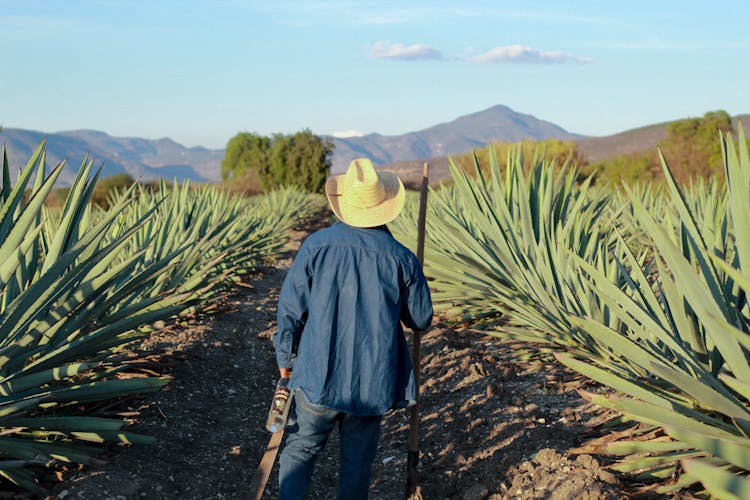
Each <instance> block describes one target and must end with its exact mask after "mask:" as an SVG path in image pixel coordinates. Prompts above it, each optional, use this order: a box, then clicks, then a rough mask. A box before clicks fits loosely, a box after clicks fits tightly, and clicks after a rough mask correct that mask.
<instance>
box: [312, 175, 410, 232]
mask: <svg viewBox="0 0 750 500" xmlns="http://www.w3.org/2000/svg"><path fill="white" fill-rule="evenodd" d="M345 177H346V175H335V176H333V177H330V178H329V179H328V180H327V181H326V196H327V197H328V204H329V205H330V206H331V210H333V213H334V214H336V217H338V218H339V219H341V221H342V222H344V223H345V224H348V225H350V226H354V227H376V226H382V225H383V224H387V223H389V222H391V221H392V220H393V219H395V218H396V217H398V215H399V214H400V213H401V210H402V209H403V208H404V201H405V200H406V189H404V184H403V182H401V179H399V178H398V176H397V175H396V174H394V173H392V172H383V171H380V172H378V177H379V178H380V181H381V182H382V183H383V187H384V188H385V199H384V200H383V201H382V202H380V203H378V204H377V205H375V206H372V207H367V208H365V207H359V206H353V205H351V204H347V203H346V202H345V199H342V196H341V195H342V188H343V186H344V178H345Z"/></svg>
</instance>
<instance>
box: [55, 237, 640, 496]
mask: <svg viewBox="0 0 750 500" xmlns="http://www.w3.org/2000/svg"><path fill="white" fill-rule="evenodd" d="M306 234H307V233H306V232H304V231H301V232H298V233H295V236H296V238H295V241H296V245H297V246H298V244H299V241H300V240H301V239H302V238H303V237H304V236H305V235H306ZM294 249H295V245H292V246H291V247H290V248H289V252H288V253H287V255H285V256H284V257H283V258H282V259H280V260H278V261H277V262H275V263H273V264H274V266H273V267H269V268H266V269H264V270H263V271H262V272H260V273H259V274H258V275H256V276H254V277H253V279H252V280H250V281H249V286H248V287H246V288H244V289H242V290H241V292H240V293H238V294H237V295H236V296H234V297H232V298H231V299H230V300H228V302H227V303H226V306H227V310H226V311H225V312H223V313H220V314H217V315H215V316H212V317H207V318H204V319H201V320H196V321H192V322H190V323H188V324H185V325H171V326H169V327H167V328H165V329H164V330H162V331H161V332H160V333H159V334H158V335H155V336H154V337H153V338H151V339H149V341H148V342H146V343H144V344H143V345H142V346H141V350H142V351H143V353H144V355H146V356H147V358H146V361H145V362H144V363H142V364H141V365H139V369H140V370H142V371H145V372H147V373H159V374H166V375H169V376H170V377H172V378H173V381H172V382H171V383H170V384H169V385H168V386H167V387H166V388H165V389H164V390H163V391H161V392H160V393H158V394H155V395H152V396H149V397H148V398H145V399H130V400H127V401H124V402H122V403H121V404H120V405H119V406H118V407H115V408H113V409H112V410H111V411H113V412H115V413H119V414H123V415H126V416H128V418H130V419H131V420H132V422H133V423H132V425H131V428H130V430H132V431H135V432H140V433H144V434H148V435H152V436H155V437H156V438H157V439H158V441H157V443H156V444H154V445H151V446H114V447H111V448H109V449H106V450H105V451H104V453H103V456H102V458H103V459H104V460H105V461H106V463H103V464H102V465H98V466H93V467H87V468H84V469H79V470H68V471H61V474H60V475H61V477H62V479H63V480H62V481H61V482H59V483H56V484H54V485H52V487H51V489H50V496H49V497H50V498H68V499H77V498H91V499H94V498H96V499H140V498H148V499H159V498H165V499H166V498H169V499H178V498H179V499H191V498H194V499H209V498H211V499H235V498H238V499H239V498H248V497H249V485H250V480H251V477H252V475H253V472H254V471H255V469H256V468H257V466H258V463H259V461H260V458H261V456H262V454H263V452H264V450H265V447H266V445H267V442H268V439H269V434H268V433H267V432H266V431H265V429H264V428H263V423H264V420H265V417H266V413H267V411H268V405H269V403H270V398H271V396H272V393H273V390H274V385H275V381H276V379H277V376H278V373H277V371H276V368H275V360H274V355H273V348H272V345H271V341H270V335H271V334H272V332H273V329H274V325H275V312H276V301H277V299H278V292H279V288H280V286H281V283H282V280H283V277H284V274H285V271H286V269H287V268H288V266H289V265H290V263H291V259H292V258H293V255H294ZM422 356H423V366H422V400H421V410H420V414H421V424H420V441H421V443H420V448H421V452H422V454H421V464H420V490H421V495H422V497H423V498H426V499H442V498H452V499H487V498H489V499H510V498H517V499H570V498H578V499H588V500H594V499H597V500H598V499H619V498H630V497H631V496H635V494H634V492H635V489H634V485H633V484H632V483H628V482H627V481H625V480H624V479H623V478H620V477H618V476H616V475H614V474H613V473H611V472H609V471H608V470H606V468H604V467H603V466H602V460H603V459H602V458H601V457H595V456H591V455H587V454H581V452H580V451H577V450H576V447H578V446H579V445H581V444H582V443H583V442H584V441H586V440H587V439H588V438H590V437H596V436H597V435H600V434H601V432H602V430H601V429H600V427H599V424H601V423H602V422H604V421H606V420H607V419H608V418H609V415H607V414H606V413H604V412H602V411H601V410H598V409H596V408H594V407H592V406H591V405H590V404H588V403H586V402H585V401H584V400H583V399H582V398H581V397H580V396H579V394H578V392H577V389H580V388H582V387H586V386H590V383H589V382H588V381H587V380H585V379H582V378H581V377H580V376H578V375H576V374H574V373H572V372H570V371H569V370H567V369H565V368H564V367H562V366H560V365H559V364H557V363H554V361H552V358H551V356H550V355H549V354H544V353H539V352H534V351H529V350H528V347H525V346H523V345H522V344H519V343H514V342H510V341H499V340H497V339H493V338H491V337H486V336H481V335H479V334H477V333H473V332H470V331H463V332H462V331H456V330H454V329H451V328H449V327H447V326H445V325H444V324H441V323H438V324H436V325H435V327H434V328H432V329H431V330H430V331H429V332H428V333H427V334H426V335H425V336H424V338H423V339H422ZM588 390H597V388H596V387H588ZM408 419H409V417H408V411H407V410H400V411H395V412H391V413H390V414H388V416H387V417H386V418H385V420H384V424H383V425H384V427H383V434H382V438H381V442H380V448H379V450H378V455H377V459H376V463H375V467H374V470H373V478H372V487H371V498H373V499H394V498H403V497H404V487H405V481H406V451H407V446H406V441H407V432H408ZM337 449H338V445H337V438H336V436H335V434H334V436H333V437H332V438H331V441H329V444H328V447H327V449H326V451H325V453H324V455H323V456H322V457H321V459H320V461H319V463H318V465H317V468H316V471H315V475H314V478H313V481H314V484H313V486H312V490H311V493H310V498H314V499H323V498H335V491H336V482H337V467H338V465H337V464H338V456H337ZM277 481H278V475H277V467H276V468H274V471H273V473H272V476H271V479H270V481H269V484H268V487H267V489H266V493H265V495H264V498H269V499H270V498H277V497H278V487H277Z"/></svg>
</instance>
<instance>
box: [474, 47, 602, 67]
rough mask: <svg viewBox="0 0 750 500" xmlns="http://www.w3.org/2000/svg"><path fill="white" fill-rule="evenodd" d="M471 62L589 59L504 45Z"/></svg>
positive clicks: (551, 61) (556, 62) (581, 61)
mask: <svg viewBox="0 0 750 500" xmlns="http://www.w3.org/2000/svg"><path fill="white" fill-rule="evenodd" d="M469 61H472V62H478V63H484V64H500V63H532V64H560V63H567V62H577V63H588V62H591V59H590V58H588V57H575V56H572V55H570V54H566V53H564V52H556V51H544V50H539V49H534V48H532V47H526V46H524V45H504V46H501V47H495V48H494V49H491V50H489V51H487V52H485V53H484V54H479V55H477V56H473V57H470V58H469Z"/></svg>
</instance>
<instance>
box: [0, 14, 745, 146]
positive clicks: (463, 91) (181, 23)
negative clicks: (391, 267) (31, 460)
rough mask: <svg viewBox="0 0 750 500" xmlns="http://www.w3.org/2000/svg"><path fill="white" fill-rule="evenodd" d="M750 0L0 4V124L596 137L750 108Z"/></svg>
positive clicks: (181, 137)
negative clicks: (545, 131)
mask: <svg viewBox="0 0 750 500" xmlns="http://www.w3.org/2000/svg"><path fill="white" fill-rule="evenodd" d="M749 24H750V2H747V1H746V0H736V1H728V0H714V1H711V2H708V1H697V0H696V1H691V0H681V1H678V0H664V1H659V0H651V1H619V2H615V1H605V0H600V1H589V0H574V1H573V0H571V1H565V0H549V1H503V0H500V1H485V2H471V1H460V2H459V1H452V2H441V1H424V2H422V1H414V2H409V1H393V2H391V1H378V2H375V1H372V2H354V1H348V2H347V1H338V0H332V1H317V0H310V1H306V2H292V1H287V0H280V1H258V2H256V1H240V0H215V1H188V0H183V1H175V0H160V1H149V0H143V1H134V0H112V1H105V0H81V1H76V0H69V1H51V0H50V1H37V0H0V124H2V125H3V126H5V127H18V128H27V129H34V130H41V131H45V132H55V131H60V130H71V129H79V128H91V129H98V130H103V131H105V132H107V133H109V134H111V135H116V136H138V137H147V138H159V137H171V138H173V139H175V140H176V141H178V142H180V143H183V144H185V145H188V146H195V145H202V146H206V147H224V146H225V145H226V142H227V140H228V139H229V138H230V137H232V136H233V135H234V134H236V133H237V132H239V131H250V132H257V133H260V134H272V133H276V132H282V133H292V132H296V131H298V130H301V129H302V128H309V129H311V130H312V131H313V132H315V133H319V134H332V133H344V132H351V133H370V132H378V133H381V134H386V135H394V134H401V133H405V132H409V131H414V130H419V129H422V128H425V127H428V126H431V125H434V124H437V123H441V122H446V121H450V120H452V119H454V118H456V117H458V116H460V115H464V114H468V113H473V112H476V111H480V110H483V109H486V108H488V107H490V106H493V105H495V104H504V105H507V106H509V107H511V108H513V109H514V110H516V111H519V112H522V113H528V114H532V115H534V116H536V117H537V118H541V119H544V120H548V121H551V122H553V123H556V124H558V125H560V126H562V127H563V128H565V129H567V130H569V131H571V132H576V133H581V134H587V135H607V134H612V133H616V132H620V131H623V130H627V129H629V128H634V127H638V126H642V125H647V124H650V123H655V122H660V121H666V120H672V119H676V118H683V117H688V116H699V115H702V114H703V113H705V112H706V111H710V110H717V109H724V110H726V111H728V112H729V113H730V114H733V115H734V114H740V113H750V97H749V96H748V91H747V89H748V84H749V83H750V64H748V61H749V60H750V29H748V25H749Z"/></svg>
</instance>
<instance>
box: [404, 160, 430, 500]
mask: <svg viewBox="0 0 750 500" xmlns="http://www.w3.org/2000/svg"><path fill="white" fill-rule="evenodd" d="M429 185H430V165H429V163H427V162H425V163H424V165H423V166H422V185H421V186H420V189H419V219H418V222H417V259H419V263H420V264H422V265H423V266H424V239H425V220H426V219H427V193H428V192H429V189H428V188H429ZM421 340H422V332H420V331H418V330H413V331H412V355H411V361H412V365H413V366H414V385H415V387H416V389H417V403H416V404H415V405H414V406H412V407H411V411H410V415H409V452H408V455H407V459H406V467H407V477H406V498H409V497H411V496H412V495H414V494H415V493H416V492H417V485H418V478H417V466H418V464H419V387H420V383H421V376H420V364H421V353H420V349H419V347H420V343H421Z"/></svg>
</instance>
